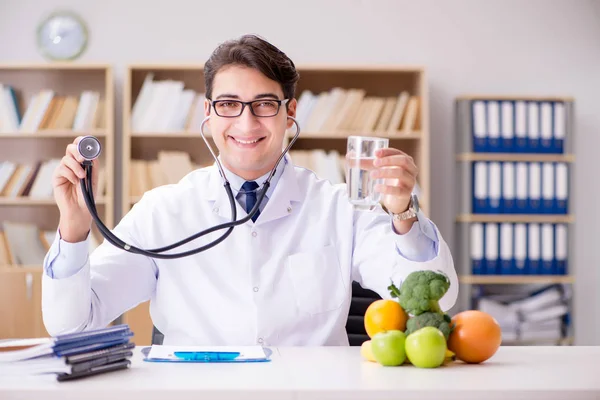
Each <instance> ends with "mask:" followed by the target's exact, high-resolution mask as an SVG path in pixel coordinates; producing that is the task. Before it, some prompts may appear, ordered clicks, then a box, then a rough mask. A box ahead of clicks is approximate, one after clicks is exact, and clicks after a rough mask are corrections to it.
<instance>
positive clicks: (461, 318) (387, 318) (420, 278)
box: [361, 271, 502, 368]
mask: <svg viewBox="0 0 600 400" xmlns="http://www.w3.org/2000/svg"><path fill="white" fill-rule="evenodd" d="M449 288H450V280H449V279H448V277H447V276H446V275H445V274H442V273H438V272H435V271H416V272H412V273H411V274H409V275H408V276H407V277H406V279H405V280H404V282H402V285H401V286H400V288H398V287H396V286H395V285H394V284H393V283H392V284H391V285H390V286H389V287H388V289H389V291H390V294H391V296H392V299H383V300H377V301H375V302H373V303H372V304H371V305H370V306H369V308H368V309H367V311H366V313H365V319H364V320H365V329H366V332H367V334H368V335H369V338H370V340H367V341H366V342H364V343H363V344H362V347H361V354H362V356H363V357H364V358H365V359H366V360H368V361H372V362H377V363H379V364H381V365H384V366H399V365H404V364H412V365H414V366H416V367H420V368H436V367H439V366H442V365H446V364H448V363H451V362H453V361H455V360H460V361H463V362H465V363H482V362H484V361H486V360H488V359H489V358H490V357H492V356H493V355H494V354H495V353H496V351H497V350H498V348H499V347H500V343H501V342H502V332H501V329H500V325H499V324H498V322H497V321H496V320H495V319H494V318H493V317H492V316H491V315H489V314H486V313H484V312H482V311H478V310H467V311H463V312H460V313H458V314H456V315H455V316H454V317H452V318H451V317H450V316H449V315H448V314H445V313H444V312H443V311H442V310H441V309H440V306H439V300H440V299H441V298H442V297H443V296H444V294H446V292H447V291H448V289H449Z"/></svg>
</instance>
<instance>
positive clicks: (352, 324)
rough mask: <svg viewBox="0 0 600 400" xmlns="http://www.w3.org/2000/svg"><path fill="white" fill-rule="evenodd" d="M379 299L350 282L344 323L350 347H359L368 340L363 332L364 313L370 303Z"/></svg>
mask: <svg viewBox="0 0 600 400" xmlns="http://www.w3.org/2000/svg"><path fill="white" fill-rule="evenodd" d="M379 299H381V297H380V296H379V295H378V294H377V293H375V292H374V291H372V290H368V289H363V288H362V287H361V286H360V285H359V284H358V283H356V282H352V300H351V302H350V312H349V315H348V321H347V322H346V333H347V334H348V341H349V342H350V346H360V345H361V344H363V342H365V341H366V340H369V335H367V331H366V330H365V322H364V321H365V319H364V317H365V312H366V311H367V308H368V307H369V306H370V305H371V303H373V302H374V301H375V300H379Z"/></svg>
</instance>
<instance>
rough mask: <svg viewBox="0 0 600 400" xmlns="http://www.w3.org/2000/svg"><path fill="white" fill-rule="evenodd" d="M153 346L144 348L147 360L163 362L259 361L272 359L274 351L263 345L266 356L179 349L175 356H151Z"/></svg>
mask: <svg viewBox="0 0 600 400" xmlns="http://www.w3.org/2000/svg"><path fill="white" fill-rule="evenodd" d="M151 349H152V347H144V348H142V355H143V356H144V361H145V362H162V363H257V362H269V361H271V355H272V354H273V351H272V350H271V349H270V348H268V347H263V348H262V349H263V351H264V353H265V356H264V358H263V357H261V358H243V359H238V358H237V357H238V356H239V355H240V353H239V352H232V351H200V352H197V351H178V352H174V355H175V356H176V357H175V358H168V359H167V358H149V355H150V350H151Z"/></svg>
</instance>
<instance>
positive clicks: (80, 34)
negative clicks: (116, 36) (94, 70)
mask: <svg viewBox="0 0 600 400" xmlns="http://www.w3.org/2000/svg"><path fill="white" fill-rule="evenodd" d="M87 39H88V32H87V28H86V26H85V24H84V22H83V21H82V20H81V19H80V18H79V17H78V16H77V15H75V14H73V13H69V12H57V13H54V14H52V15H50V16H49V17H48V18H47V19H45V20H44V21H43V22H42V23H41V24H40V26H39V28H38V32H37V44H38V47H39V49H40V51H41V52H42V54H43V55H44V56H46V57H48V58H50V59H53V60H73V59H75V58H77V57H78V56H80V55H81V54H82V53H83V51H84V50H85V47H86V45H87Z"/></svg>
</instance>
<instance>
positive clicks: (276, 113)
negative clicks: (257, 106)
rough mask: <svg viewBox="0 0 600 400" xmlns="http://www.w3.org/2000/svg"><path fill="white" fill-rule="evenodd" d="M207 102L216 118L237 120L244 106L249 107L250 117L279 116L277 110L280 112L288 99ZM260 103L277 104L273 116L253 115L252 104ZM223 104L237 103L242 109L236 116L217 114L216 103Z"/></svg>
mask: <svg viewBox="0 0 600 400" xmlns="http://www.w3.org/2000/svg"><path fill="white" fill-rule="evenodd" d="M208 101H209V102H210V105H211V107H212V109H213V110H215V114H217V116H219V117H221V118H237V117H239V116H240V115H242V114H243V113H244V109H245V108H246V106H250V112H251V113H252V115H254V116H255V117H257V118H272V117H275V116H277V115H278V114H279V110H281V105H282V104H287V103H288V102H289V101H290V99H281V100H280V99H270V98H265V99H257V100H251V101H241V100H233V99H231V100H227V99H223V100H211V99H208ZM261 101H274V102H275V103H277V111H276V112H275V114H273V115H256V114H255V113H254V108H253V107H252V104H254V103H259V102H261ZM225 102H229V103H238V104H241V105H242V109H241V110H240V113H239V114H238V115H221V114H219V112H218V111H217V107H216V105H217V104H218V103H225Z"/></svg>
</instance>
